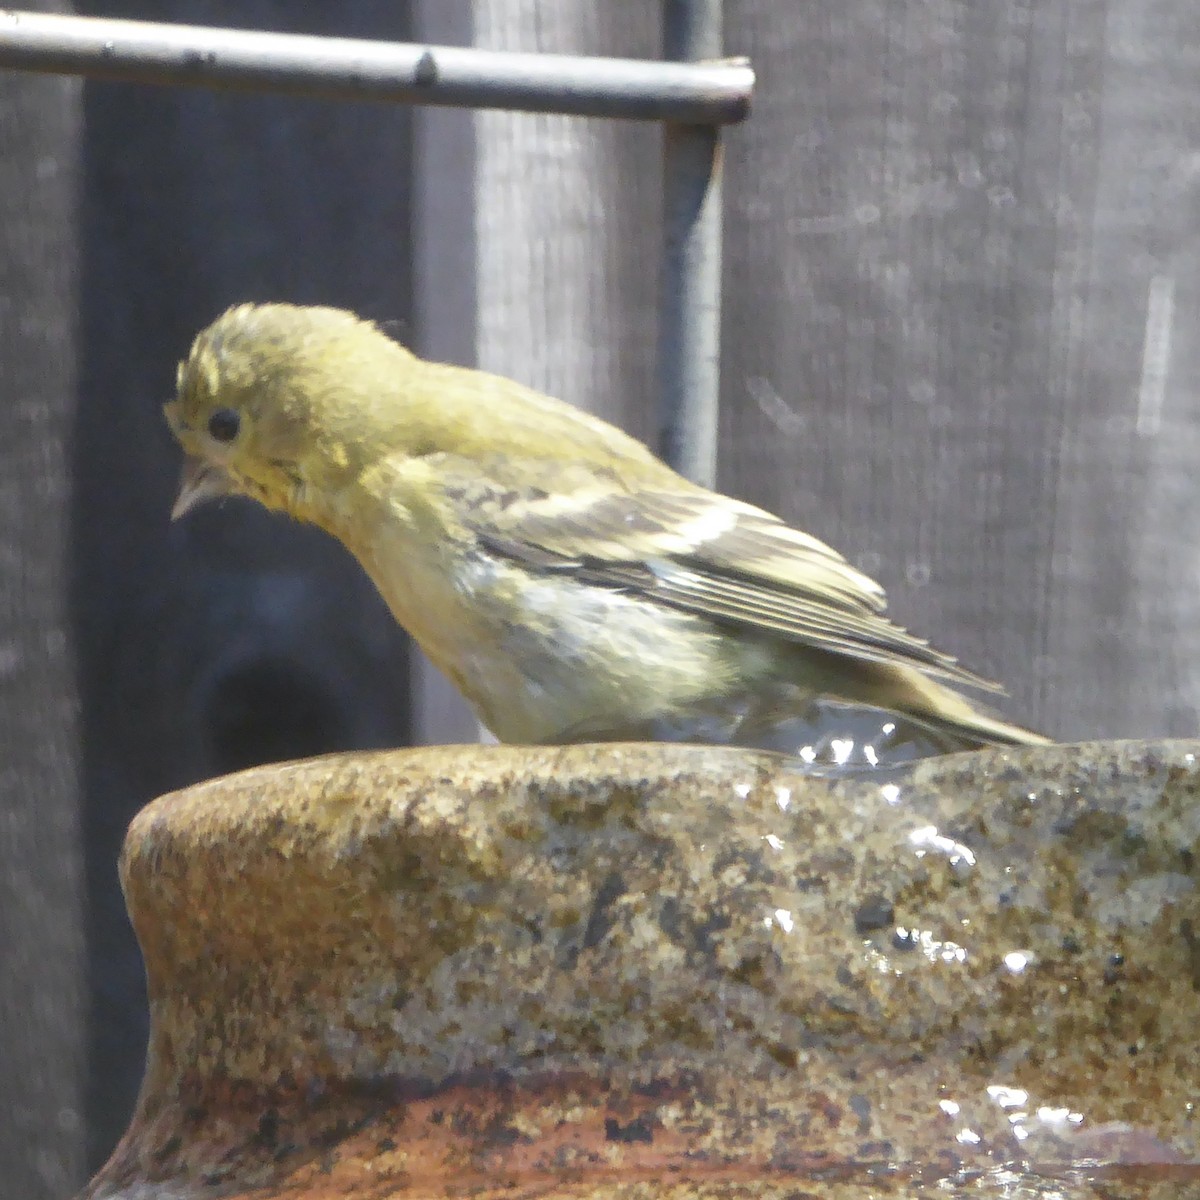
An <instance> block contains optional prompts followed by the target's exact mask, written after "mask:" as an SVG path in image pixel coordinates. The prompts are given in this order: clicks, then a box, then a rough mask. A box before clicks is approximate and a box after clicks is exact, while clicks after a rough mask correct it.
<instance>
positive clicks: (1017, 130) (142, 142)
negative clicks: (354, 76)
mask: <svg viewBox="0 0 1200 1200" xmlns="http://www.w3.org/2000/svg"><path fill="white" fill-rule="evenodd" d="M26 7H31V8H39V9H43V10H49V11H78V12H81V13H85V14H97V15H108V16H127V17H135V18H146V19H155V20H169V21H182V22H191V23H197V24H223V25H237V26H241V27H247V28H262V29H275V30H289V31H301V32H309V33H325V34H341V35H350V36H359V37H378V38H389V39H398V40H406V41H407V40H423V41H429V42H435V43H445V44H456V45H467V44H477V45H481V46H489V47H493V48H503V49H521V50H544V51H561V52H570V53H587V54H608V55H627V56H635V57H649V58H653V57H658V56H659V55H660V53H661V40H660V33H659V28H660V13H659V7H660V6H659V5H658V4H655V3H648V4H642V5H632V4H619V5H618V4H613V5H596V4H593V3H592V2H591V0H475V2H473V3H472V2H470V0H409V2H408V3H405V2H402V0H355V2H354V3H350V2H349V0H324V2H323V3H320V4H317V3H307V4H299V3H295V0H291V2H286V0H240V2H239V3H236V4H235V3H233V0H161V2H160V3H156V4H151V3H140V4H138V3H132V2H128V3H116V2H111V3H99V4H87V5H81V6H79V7H78V9H76V10H70V9H69V7H68V6H66V5H59V4H53V3H43V4H36V3H29V2H28V0H26ZM725 44H726V48H727V51H728V52H729V53H738V54H747V55H749V56H750V57H751V58H752V59H753V61H754V65H755V67H756V69H757V72H758V79H759V84H758V91H757V98H756V102H755V106H754V112H753V115H752V117H751V118H750V120H749V121H748V122H747V123H746V124H745V125H743V126H739V127H734V128H733V129H731V130H730V131H729V132H728V134H727V140H726V147H727V151H726V152H727V159H726V170H727V173H726V185H725V187H726V191H725V196H726V213H725V229H726V241H725V291H724V297H725V299H724V303H725V310H724V312H725V315H724V325H723V385H722V388H723V394H722V413H721V457H720V486H721V488H722V490H724V491H727V492H731V493H733V494H735V495H738V496H741V497H744V498H745V499H747V500H750V501H752V502H754V503H757V504H761V505H764V506H766V507H768V508H771V509H773V510H775V511H777V512H779V513H780V514H781V515H783V516H784V517H786V518H787V519H789V520H790V521H793V522H795V523H797V524H799V525H801V526H802V527H803V528H805V529H807V530H809V531H811V532H813V533H815V534H817V535H818V536H820V537H821V538H823V539H825V540H827V541H829V542H831V543H832V544H833V545H835V546H837V547H838V548H839V549H841V550H842V551H843V552H844V553H846V555H847V556H848V557H849V558H850V559H851V560H852V561H854V562H855V563H857V564H858V565H859V566H861V567H863V568H864V569H865V570H867V571H868V572H870V573H871V574H873V575H875V576H876V577H877V578H879V579H880V581H881V582H882V583H883V584H884V585H885V586H886V587H887V589H888V591H889V593H890V596H891V605H892V612H893V614H894V615H895V616H896V618H897V619H898V620H900V621H901V622H903V623H905V624H907V625H910V626H911V627H912V628H913V629H914V630H916V631H918V632H920V633H922V634H924V635H927V636H930V637H932V638H933V639H934V640H935V641H936V642H937V643H938V644H939V645H941V646H942V647H944V648H945V649H947V650H950V651H953V652H954V653H956V654H958V655H959V656H960V657H961V658H962V659H963V660H964V661H965V662H967V663H969V664H970V665H971V666H973V667H974V668H975V669H977V670H979V671H980V672H982V673H984V674H988V675H991V676H993V677H995V678H998V679H1001V680H1003V681H1004V682H1005V683H1006V684H1007V685H1008V688H1009V690H1010V699H1009V701H1008V703H1007V704H1006V705H1005V708H1006V711H1008V712H1009V713H1011V714H1012V715H1014V716H1016V717H1018V718H1020V719H1021V720H1023V721H1026V722H1028V723H1030V724H1033V725H1036V726H1039V727H1041V728H1043V729H1044V730H1046V731H1047V732H1049V733H1051V734H1053V735H1055V736H1056V737H1059V738H1062V739H1068V740H1070V739H1082V738H1096V737H1126V736H1142V735H1160V734H1172V735H1183V736H1193V735H1195V733H1196V728H1197V702H1198V700H1200V678H1198V677H1197V673H1198V669H1200V668H1198V667H1197V654H1196V651H1197V643H1198V641H1200V622H1198V621H1197V619H1196V618H1197V608H1198V602H1197V578H1196V576H1197V568H1198V566H1200V555H1198V553H1197V542H1198V541H1200V521H1198V518H1197V512H1196V510H1197V498H1198V496H1200V484H1198V483H1197V481H1196V471H1195V468H1194V463H1195V461H1196V456H1197V448H1198V447H1197V443H1198V441H1200V437H1198V434H1200V403H1198V401H1200V379H1198V369H1200V363H1198V360H1197V347H1193V345H1192V341H1193V338H1192V336H1191V334H1190V333H1189V332H1188V331H1189V330H1191V329H1193V328H1194V325H1195V321H1196V314H1197V306H1198V303H1200V295H1198V288H1200V231H1198V224H1197V218H1198V216H1200V84H1198V82H1197V81H1198V80H1200V6H1196V5H1195V4H1193V3H1190V2H1189V0H989V3H987V4H979V3H975V2H973V0H806V2H805V3H804V4H799V3H797V2H796V0H726V35H725ZM660 140H661V134H660V131H659V129H657V128H656V127H652V126H641V125H634V124H630V123H615V122H614V123H602V122H597V121H586V120H580V119H571V118H553V117H537V116H522V115H508V114H497V113H487V114H474V115H473V114H471V113H464V112H450V111H444V112H412V111H409V110H406V109H401V108H395V107H386V106H382V105H353V106H352V105H346V104H333V103H320V102H315V101H302V100H292V99H280V98H263V97H253V96H239V95H230V94H223V95H222V94H214V93H209V92H203V91H192V90H173V89H172V90H169V89H152V88H147V87H138V86H133V85H116V84H100V83H97V84H83V83H81V82H80V81H79V80H76V79H70V78H55V77H37V76H33V75H24V74H16V73H4V72H0V411H2V412H3V413H4V414H5V417H6V433H5V435H4V436H3V437H0V492H2V494H3V504H0V571H2V574H0V747H2V749H3V756H2V758H0V962H2V964H3V969H2V970H0V1092H2V1094H3V1096H4V1103H3V1105H0V1196H3V1197H8V1196H11V1197H21V1198H23V1200H38V1198H41V1197H61V1196H64V1195H66V1194H68V1193H70V1192H71V1191H72V1190H73V1189H74V1188H75V1187H77V1186H78V1185H79V1184H80V1183H81V1182H82V1181H83V1180H84V1179H85V1178H86V1176H87V1174H89V1173H90V1171H91V1170H92V1169H94V1168H95V1166H96V1165H98V1163H99V1162H101V1161H102V1160H103V1158H104V1157H106V1156H107V1154H108V1152H109V1150H110V1149H111V1147H112V1145H113V1143H114V1141H115V1140H116V1138H117V1137H118V1136H119V1135H120V1133H121V1132H122V1130H123V1129H124V1126H125V1123H126V1120H127V1118H128V1115H129V1111H130V1108H131V1106H132V1103H133V1100H134V1097H135V1094H136V1088H137V1084H138V1081H139V1077H140V1073H141V1066H142V1053H143V1043H144V1036H145V1021H146V1018H145V1007H144V1006H145V1001H144V996H143V991H142V975H141V966H140V962H139V959H138V954H137V949H136V946H135V944H134V942H133V938H132V935H131V933H130V931H129V928H128V925H127V923H126V920H125V915H124V908H123V904H122V902H121V897H120V892H119V887H118V883H117V876H116V858H117V854H118V851H119V847H120V842H121V837H122V834H123V831H124V828H125V826H126V824H127V823H128V820H129V818H130V817H131V815H132V814H133V813H134V812H135V811H136V810H137V809H138V808H140V807H141V806H142V805H143V804H145V803H146V802H147V801H148V800H150V799H151V798H153V797H154V796H155V795H158V794H160V793H162V792H164V791H167V790H170V789H172V788H175V787H178V786H181V785H183V784H186V783H190V782H192V781H194V780H197V779H201V778H204V777H207V776H211V775H215V774H218V773H221V772H225V771H229V770H234V769H237V768H239V767H242V766H245V765H248V764H251V763H254V762H259V761H266V760H276V759H282V758H289V757H296V756H300V755H308V754H314V753H320V752H322V751H327V750H332V749H337V748H347V747H371V746H387V745H403V744H407V743H409V742H412V741H429V740H433V741H446V740H464V739H469V738H471V737H473V736H474V734H475V730H474V726H473V724H472V723H471V722H470V720H469V719H467V718H466V716H465V714H464V713H463V711H462V709H461V707H459V706H458V705H456V703H455V702H454V701H453V699H452V698H449V697H448V696H447V694H446V692H445V689H444V688H443V687H442V686H441V685H439V683H438V681H437V680H436V679H433V678H431V677H430V676H429V674H428V672H427V671H426V670H425V669H423V668H422V667H421V666H420V664H419V663H416V662H415V661H410V655H409V652H408V648H407V645H406V642H405V639H404V637H403V635H401V634H400V633H399V631H398V630H397V629H396V627H395V626H394V624H393V622H392V621H391V619H390V617H389V616H388V615H387V613H386V612H385V610H384V609H383V606H382V604H381V603H380V602H379V601H378V600H377V598H376V597H375V595H374V593H373V591H372V589H371V587H370V586H369V584H368V583H367V582H366V580H365V578H364V577H363V575H362V574H361V572H360V570H359V568H358V567H357V566H356V565H355V564H354V563H353V562H352V560H351V559H350V558H349V557H348V555H346V554H345V553H344V552H343V551H342V550H341V548H340V547H339V546H337V545H335V544H334V543H333V542H332V541H331V540H329V539H326V538H323V537H322V536H321V535H319V534H317V533H315V532H314V531H311V530H307V529H301V528H298V527H295V526H293V525H290V524H289V523H288V522H287V521H286V520H284V519H282V518H278V517H272V516H269V515H268V514H266V513H265V512H263V511H262V510H260V509H258V508H257V507H255V506H253V505H251V504H248V503H245V504H243V503H238V502H229V503H226V504H224V505H222V506H220V507H212V508H209V509H207V510H204V511H201V512H200V513H199V514H197V515H196V516H194V517H191V518H189V519H188V520H186V521H184V522H181V523H179V524H178V525H174V526H173V525H170V524H169V523H168V520H167V512H168V510H169V507H170V502H171V499H172V496H173V494H174V487H175V481H176V476H177V472H178V467H179V459H178V455H177V452H176V450H175V448H174V447H173V445H172V443H171V441H170V438H169V436H168V434H167V432H166V429H165V427H164V425H163V423H162V420H161V415H160V412H159V408H160V405H161V404H162V402H163V401H164V400H165V399H167V398H168V397H169V395H170V393H171V389H172V385H173V377H174V368H175V363H176V362H177V360H178V359H179V358H180V356H181V355H182V354H183V353H185V351H186V349H187V347H188V344H189V342H190V340H191V337H192V335H193V334H194V333H195V332H196V331H197V330H198V329H199V328H200V327H201V326H202V325H204V324H206V323H207V322H208V321H210V320H211V319H212V318H213V317H214V316H215V315H216V314H217V313H218V312H219V311H220V310H221V309H223V308H224V307H225V306H226V305H228V304H230V303H233V302H235V301H239V300H247V299H257V300H265V299H287V300H294V301H300V302H322V303H330V304H337V305H344V306H348V307H352V308H355V309H357V310H358V311H360V312H362V313H364V314H366V315H368V316H371V317H374V318H377V319H380V320H385V321H388V322H391V323H392V324H391V328H392V329H394V330H395V331H396V332H397V334H398V335H399V336H400V337H401V338H402V340H405V341H407V342H409V343H410V344H412V345H413V346H414V347H415V348H416V349H417V350H418V351H420V352H422V353H424V354H426V355H430V356H434V357H439V358H445V359H450V360H453V361H458V362H463V363H468V364H477V365H480V366H484V367H487V368H489V369H492V370H495V371H499V372H502V373H505V374H509V375H512V376H515V377H517V378H519V379H521V380H523V381H525V382H527V383H530V384H532V385H534V386H537V387H539V388H542V389H544V390H546V391H549V392H552V393H554V394H556V395H559V396H562V397H564V398H566V399H569V400H572V401H574V402H575V403H578V404H581V405H583V406H586V407H587V408H589V409H592V410H594V411H596V412H599V413H602V414H603V415H605V416H607V417H609V418H611V419H613V420H615V421H617V422H619V423H620V424H622V425H624V426H625V427H627V428H628V429H630V430H632V431H633V432H635V433H637V434H638V435H640V436H643V437H649V436H650V435H651V432H652V427H653V414H654V396H655V375H654V371H655V362H654V356H655V339H656V332H657V330H656V309H657V292H658V278H657V263H658V259H659V239H660V209H661V169H660Z"/></svg>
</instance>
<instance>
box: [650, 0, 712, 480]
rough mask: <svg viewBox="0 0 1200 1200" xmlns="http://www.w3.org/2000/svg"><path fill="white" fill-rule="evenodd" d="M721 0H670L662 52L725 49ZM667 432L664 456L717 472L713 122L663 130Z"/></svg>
mask: <svg viewBox="0 0 1200 1200" xmlns="http://www.w3.org/2000/svg"><path fill="white" fill-rule="evenodd" d="M722 15H723V14H722V3H721V0H664V5H663V52H664V53H665V54H666V55H667V57H669V58H675V59H685V60H695V59H704V58H715V57H717V56H718V55H719V54H720V53H721V33H722V28H721V27H722ZM663 140H664V146H663V151H664V159H663V264H662V288H663V296H662V312H661V321H662V324H661V326H660V331H659V343H658V357H659V430H660V439H661V450H662V453H663V456H664V458H666V460H667V462H669V463H670V464H671V465H672V466H673V467H674V468H675V469H676V470H677V471H679V472H680V473H681V474H683V475H686V476H687V477H688V478H689V479H692V480H694V481H695V482H696V483H701V484H703V485H704V486H705V487H713V486H714V485H715V484H716V476H717V408H718V402H719V391H720V381H721V375H720V361H719V356H720V339H721V135H720V130H719V128H718V127H717V126H715V125H703V124H696V123H686V124H682V123H680V124H669V125H667V126H666V127H665V128H664V131H663Z"/></svg>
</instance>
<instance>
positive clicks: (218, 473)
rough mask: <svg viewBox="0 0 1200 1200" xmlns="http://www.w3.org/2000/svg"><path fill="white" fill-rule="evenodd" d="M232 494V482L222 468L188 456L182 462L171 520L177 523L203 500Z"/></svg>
mask: <svg viewBox="0 0 1200 1200" xmlns="http://www.w3.org/2000/svg"><path fill="white" fill-rule="evenodd" d="M233 492H234V487H233V480H232V479H230V477H229V475H228V474H227V473H226V472H225V471H224V470H222V468H220V467H218V466H215V465H214V464H213V463H207V462H204V461H203V460H202V459H199V458H192V456H191V455H190V454H189V455H188V456H187V457H186V458H184V460H183V472H182V474H181V475H180V476H179V495H177V496H176V497H175V504H174V506H173V507H172V509H171V520H172V521H178V520H179V518H180V517H182V516H183V514H184V513H189V512H191V511H192V509H193V508H196V507H197V506H198V505H200V504H203V503H204V502H205V500H215V499H217V497H218V496H230V495H232V494H233Z"/></svg>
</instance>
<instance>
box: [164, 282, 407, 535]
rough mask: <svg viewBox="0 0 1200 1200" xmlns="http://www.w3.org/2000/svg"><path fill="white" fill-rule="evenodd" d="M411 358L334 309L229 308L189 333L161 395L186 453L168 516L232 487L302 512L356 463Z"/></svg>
mask: <svg viewBox="0 0 1200 1200" xmlns="http://www.w3.org/2000/svg"><path fill="white" fill-rule="evenodd" d="M413 361H415V360H414V358H413V356H412V354H411V353H410V352H409V351H408V350H406V349H405V348H404V347H403V346H401V345H399V344H398V343H397V342H395V341H393V340H392V339H390V338H388V337H387V336H385V335H384V334H383V333H381V332H380V331H379V329H377V328H376V326H375V325H374V324H372V323H371V322H369V321H364V320H362V319H360V318H359V317H357V316H355V315H354V314H353V313H349V312H343V311H341V310H340V309H334V308H306V307H299V306H296V305H290V304H242V305H238V306H237V307H235V308H231V309H229V310H228V311H227V312H225V313H224V314H222V315H221V316H220V317H219V318H218V319H217V320H216V321H214V322H213V324H211V325H210V326H209V327H208V328H207V329H205V330H203V331H202V332H201V333H200V334H199V335H198V336H197V338H196V340H195V341H194V342H193V343H192V348H191V350H190V352H189V353H188V356H187V358H186V359H185V360H184V361H183V362H182V363H180V364H179V371H178V376H177V380H176V395H175V399H174V400H171V401H170V402H169V403H168V404H166V405H165V406H164V410H163V411H164V413H165V415H166V419H167V423H168V425H170V427H171V431H172V433H174V435H175V437H176V438H177V440H178V441H179V443H180V445H181V446H182V447H183V450H184V453H185V455H186V458H185V461H184V469H183V478H182V480H181V482H180V488H179V495H178V498H177V499H176V501H175V507H174V509H173V510H172V514H171V515H172V517H180V516H182V515H183V514H184V513H186V512H188V511H189V510H191V509H192V508H195V507H196V506H197V505H198V504H200V503H202V502H203V501H205V500H208V499H213V498H215V497H218V496H229V495H242V496H249V497H251V498H252V499H255V500H258V501H260V502H261V503H262V504H264V505H265V506H266V507H268V508H275V509H282V510H284V511H286V512H290V513H292V514H293V515H296V516H309V517H311V516H312V513H311V511H310V507H311V506H310V499H311V497H313V496H314V495H319V494H321V493H322V492H327V491H328V490H329V489H331V488H336V487H337V486H338V485H339V483H340V482H342V481H344V480H345V479H346V478H347V477H348V476H349V475H350V473H352V472H355V471H359V470H361V469H362V467H363V465H364V462H363V460H364V457H365V456H366V455H368V454H369V453H370V451H371V439H370V438H369V437H367V436H365V435H364V429H365V428H369V427H370V420H369V418H370V416H371V414H372V413H374V412H375V411H376V410H377V409H378V408H379V406H380V405H381V403H383V402H384V400H385V397H387V396H388V394H389V393H394V391H395V387H396V382H397V380H398V379H400V378H403V376H404V374H405V371H406V368H407V367H408V366H409V364H411V363H412V362H413Z"/></svg>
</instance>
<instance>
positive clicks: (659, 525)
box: [448, 469, 1001, 691]
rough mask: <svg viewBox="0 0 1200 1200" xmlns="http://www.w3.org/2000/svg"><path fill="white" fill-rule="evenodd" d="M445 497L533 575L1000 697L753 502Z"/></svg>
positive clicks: (598, 482) (602, 494)
mask: <svg viewBox="0 0 1200 1200" xmlns="http://www.w3.org/2000/svg"><path fill="white" fill-rule="evenodd" d="M573 474H575V473H574V472H571V471H570V470H569V469H568V471H567V475H568V476H570V475H573ZM547 483H548V481H547ZM448 492H449V493H451V494H453V497H454V499H455V500H456V508H457V510H458V514H459V516H460V518H461V519H462V520H463V522H464V523H465V524H466V525H467V526H468V527H469V528H470V529H471V530H472V532H473V533H474V534H475V536H476V537H477V538H478V539H479V542H480V544H481V545H482V546H484V547H485V548H486V549H488V550H489V551H490V552H491V553H493V554H498V555H502V556H504V557H506V558H509V559H512V560H515V561H518V562H522V563H524V564H525V565H527V566H528V567H530V568H532V569H534V570H541V571H554V572H562V573H570V574H572V575H574V576H575V577H577V578H578V579H579V580H580V582H586V583H591V584H595V585H599V586H606V587H615V588H621V589H622V590H624V591H626V592H630V593H638V594H640V595H643V596H645V597H647V598H648V599H651V600H654V601H656V602H658V603H660V604H665V605H670V606H671V607H673V608H676V609H682V610H684V611H686V612H691V613H695V614H697V615H699V616H703V617H707V618H710V619H712V620H715V621H719V622H721V623H723V624H727V625H732V626H740V627H743V628H746V629H753V630H759V631H762V632H765V633H770V634H773V635H774V636H777V637H782V638H785V639H787V640H789V641H794V642H797V643H802V644H804V645H809V646H813V647H816V648H818V649H822V650H829V651H833V652H836V653H841V654H847V655H851V656H853V657H856V658H862V659H868V660H871V661H876V662H883V663H900V664H904V665H907V666H913V667H918V668H920V669H921V670H924V671H927V672H930V673H933V674H936V675H941V676H944V677H946V678H949V679H952V680H954V681H955V682H958V683H965V684H968V685H970V686H972V687H977V688H984V689H987V690H992V691H999V690H1001V689H999V688H998V687H997V685H995V684H993V683H990V682H989V681H987V680H985V679H982V678H980V677H979V676H976V675H974V674H973V673H972V672H970V671H968V670H966V669H965V668H963V667H960V666H959V665H958V664H957V663H956V662H955V661H954V659H953V658H951V657H949V656H948V655H945V654H942V653H940V652H939V651H937V650H935V649H933V648H932V647H931V646H930V645H929V644H928V643H927V642H925V641H923V640H922V639H920V638H918V637H914V636H913V635H912V634H910V633H909V632H908V631H907V630H905V629H902V628H901V627H900V626H899V625H896V624H894V623H893V622H891V621H889V620H888V619H887V617H886V616H884V615H883V611H884V607H885V604H886V598H885V596H884V592H883V589H882V588H881V587H880V586H879V585H878V584H877V583H875V581H874V580H872V579H870V578H869V577H868V576H866V575H864V574H863V573H862V572H861V571H858V570H856V569H855V568H854V567H852V566H851V565H850V564H849V563H848V562H846V560H845V559H844V558H842V556H841V555H840V554H838V553H837V551H835V550H833V549H831V548H830V547H829V546H826V545H825V544H824V543H823V542H820V541H818V540H817V539H816V538H814V537H810V536H809V535H808V534H806V533H802V532H800V531H799V530H795V529H792V528H790V527H789V526H787V525H785V524H784V523H783V522H782V521H780V520H779V519H778V518H777V517H773V516H772V515H771V514H770V513H767V512H764V511H763V510H761V509H757V508H754V507H753V506H752V505H749V504H743V503H741V502H740V501H737V500H733V499H730V498H728V497H725V496H720V495H716V494H714V493H711V492H706V491H704V490H702V489H699V488H697V489H695V490H691V489H686V487H685V485H681V486H679V487H678V488H677V489H674V490H673V489H672V488H670V487H669V486H661V485H659V486H650V487H646V488H643V487H638V488H636V489H628V488H625V487H622V486H620V485H618V484H616V482H615V481H614V483H613V485H612V486H608V485H607V481H606V480H604V479H595V478H594V479H593V481H592V482H591V484H590V486H583V487H580V486H570V487H566V488H564V489H562V490H553V491H551V490H549V487H548V486H547V487H544V488H538V487H531V486H528V485H521V484H518V485H515V486H502V485H500V484H499V483H497V482H494V481H491V480H488V481H486V482H485V481H484V480H481V479H480V478H479V476H478V475H475V476H473V477H472V478H471V480H470V484H469V486H468V485H467V484H466V483H465V482H464V485H463V486H462V487H455V485H454V484H453V483H450V485H449V488H448Z"/></svg>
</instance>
